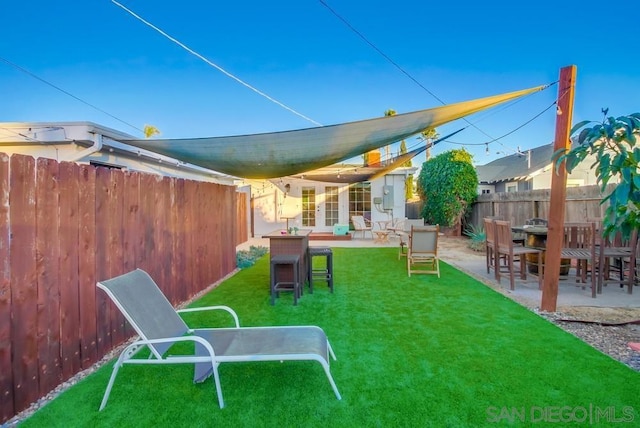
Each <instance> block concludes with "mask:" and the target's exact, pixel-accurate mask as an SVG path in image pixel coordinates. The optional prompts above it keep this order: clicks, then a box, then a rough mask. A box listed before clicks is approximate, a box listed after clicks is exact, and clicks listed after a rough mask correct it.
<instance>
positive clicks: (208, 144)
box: [121, 86, 546, 179]
mask: <svg viewBox="0 0 640 428" xmlns="http://www.w3.org/2000/svg"><path fill="white" fill-rule="evenodd" d="M544 88H546V86H537V87H535V88H530V89H524V90H521V91H515V92H509V93H506V94H502V95H494V96H491V97H486V98H480V99H476V100H470V101H464V102H460V103H456V104H449V105H445V106H441V107H435V108H431V109H426V110H420V111H416V112H412V113H404V114H397V115H395V116H385V117H380V118H375V119H369V120H362V121H358V122H349V123H343V124H338V125H330V126H321V127H316V128H307V129H298V130H293V131H283V132H273V133H264V134H253V135H234V136H229V137H210V138H189V139H156V140H151V139H150V140H121V142H122V143H125V144H129V145H131V146H135V147H139V148H142V149H146V150H149V151H151V152H155V153H159V154H162V155H165V156H169V157H172V158H174V159H177V160H180V161H183V162H187V163H191V164H193V165H198V166H201V167H203V168H208V169H211V170H214V171H217V172H221V173H224V174H229V175H233V176H236V177H242V178H256V179H264V178H276V177H284V176H287V175H293V174H300V173H303V172H306V171H311V170H314V169H318V168H322V167H325V166H328V165H332V164H334V163H337V162H341V161H343V160H346V159H349V158H352V157H354V156H358V155H361V154H362V153H365V152H368V151H370V150H373V149H377V148H380V147H383V146H385V145H387V144H391V143H394V142H397V141H400V140H402V139H404V138H407V137H410V136H412V135H415V134H418V133H420V132H422V131H424V130H425V129H427V128H429V127H436V126H440V125H442V124H444V123H447V122H451V121H453V120H456V119H459V118H461V117H464V116H467V115H470V114H473V113H476V112H479V111H481V110H485V109H488V108H490V107H494V106H496V105H498V104H501V103H504V102H506V101H510V100H513V99H515V98H518V97H522V96H524V95H528V94H531V93H533V92H537V91H540V90H542V89H544Z"/></svg>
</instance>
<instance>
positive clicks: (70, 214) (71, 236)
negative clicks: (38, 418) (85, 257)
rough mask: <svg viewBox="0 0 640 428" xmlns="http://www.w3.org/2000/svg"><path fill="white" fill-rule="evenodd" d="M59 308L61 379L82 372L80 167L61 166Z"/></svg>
mask: <svg viewBox="0 0 640 428" xmlns="http://www.w3.org/2000/svg"><path fill="white" fill-rule="evenodd" d="M60 180H61V181H62V183H61V185H60V309H61V311H62V313H61V324H60V329H61V332H62V333H61V336H62V341H61V351H62V376H63V379H64V380H66V379H69V378H70V377H71V376H73V375H74V374H76V373H77V372H78V371H80V368H81V367H82V365H81V357H80V303H79V302H80V298H79V290H78V253H79V252H78V243H79V241H78V239H79V238H78V222H79V215H78V191H79V189H78V168H77V167H76V165H75V164H73V163H69V162H62V163H61V164H60Z"/></svg>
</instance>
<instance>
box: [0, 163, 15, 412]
mask: <svg viewBox="0 0 640 428" xmlns="http://www.w3.org/2000/svg"><path fill="white" fill-rule="evenodd" d="M9 188H10V186H9V156H7V155H5V154H4V153H0V423H2V422H3V421H5V420H7V419H9V418H11V417H12V416H13V415H14V414H15V413H16V412H15V409H14V406H13V402H14V397H13V367H12V366H11V352H12V341H11V264H10V263H9V242H10V239H9V230H10V229H9V224H10V223H9Z"/></svg>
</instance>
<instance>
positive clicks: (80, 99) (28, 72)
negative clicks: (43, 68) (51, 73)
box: [0, 57, 144, 134]
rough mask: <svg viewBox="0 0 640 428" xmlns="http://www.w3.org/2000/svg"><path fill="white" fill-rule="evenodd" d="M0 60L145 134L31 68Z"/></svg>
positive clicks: (0, 58)
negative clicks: (31, 70)
mask: <svg viewBox="0 0 640 428" xmlns="http://www.w3.org/2000/svg"><path fill="white" fill-rule="evenodd" d="M0 61H3V62H5V63H6V64H8V65H10V66H12V67H13V68H15V69H16V70H19V71H21V72H23V73H25V74H27V75H29V76H31V77H33V78H34V79H37V80H39V81H41V82H42V83H44V84H45V85H49V86H51V87H52V88H54V89H56V90H58V91H60V92H62V93H63V94H65V95H68V96H70V97H71V98H73V99H75V100H77V101H80V102H81V103H83V104H85V105H87V106H89V107H91V108H92V109H95V110H97V111H99V112H100V113H103V114H106V115H107V116H109V117H111V118H113V119H115V120H117V121H118V122H120V123H124V124H125V125H127V126H130V127H131V128H133V129H135V130H137V131H140V132H142V133H143V134H144V130H142V129H140V128H138V127H137V126H135V125H132V124H130V123H129V122H126V121H124V120H122V119H120V118H119V117H116V116H114V115H112V114H111V113H109V112H108V111H105V110H103V109H101V108H100V107H97V106H95V105H93V104H91V103H89V102H87V101H85V100H83V99H82V98H80V97H77V96H75V95H73V94H72V93H71V92H69V91H66V90H64V89H62V88H61V87H59V86H56V85H54V84H53V83H51V82H49V81H47V80H45V79H43V78H42V77H40V76H37V75H35V74H34V73H32V72H30V71H29V70H27V69H26V68H24V67H21V66H19V65H18V64H15V63H13V62H11V61H9V60H8V59H5V58H2V57H0Z"/></svg>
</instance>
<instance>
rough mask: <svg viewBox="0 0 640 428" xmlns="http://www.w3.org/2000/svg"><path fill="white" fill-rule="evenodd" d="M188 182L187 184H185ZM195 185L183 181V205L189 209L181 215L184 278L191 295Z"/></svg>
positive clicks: (194, 263)
mask: <svg viewBox="0 0 640 428" xmlns="http://www.w3.org/2000/svg"><path fill="white" fill-rule="evenodd" d="M187 183H188V185H187ZM195 192H196V186H195V182H193V181H191V180H189V181H185V189H184V206H185V207H189V210H187V212H185V214H184V215H183V221H184V231H183V232H184V234H185V235H184V248H185V255H186V257H185V267H186V274H185V277H184V280H185V282H186V286H187V287H188V290H189V294H190V295H191V296H193V295H194V294H195V293H196V278H197V275H196V257H195V250H194V249H195V242H194V241H195V235H197V232H196V228H195V220H194V217H195V214H194V207H195V199H196V193H195Z"/></svg>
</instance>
